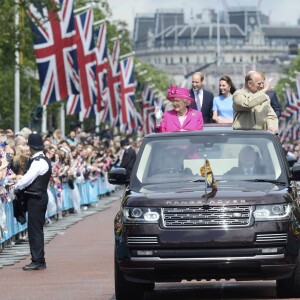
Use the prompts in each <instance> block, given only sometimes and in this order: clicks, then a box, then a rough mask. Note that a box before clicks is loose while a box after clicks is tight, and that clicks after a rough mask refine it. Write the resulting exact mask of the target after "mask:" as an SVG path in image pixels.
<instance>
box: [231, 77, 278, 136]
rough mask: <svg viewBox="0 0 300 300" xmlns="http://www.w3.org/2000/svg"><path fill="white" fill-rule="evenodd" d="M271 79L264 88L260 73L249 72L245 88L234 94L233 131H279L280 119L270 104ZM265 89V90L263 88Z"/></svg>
mask: <svg viewBox="0 0 300 300" xmlns="http://www.w3.org/2000/svg"><path fill="white" fill-rule="evenodd" d="M271 81H272V79H270V80H269V81H268V82H267V84H266V86H264V82H265V80H264V78H263V76H262V75H261V73H260V72H257V71H249V72H248V73H247V75H246V77H245V86H244V87H243V88H242V89H239V90H236V92H235V93H234V94H233V124H232V126H233V129H245V130H269V131H271V132H273V133H274V134H275V133H277V131H278V118H277V116H276V114H275V112H274V110H273V108H272V106H271V104H270V98H269V96H268V95H267V92H268V91H270V89H271ZM262 87H263V88H262Z"/></svg>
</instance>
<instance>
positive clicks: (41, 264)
mask: <svg viewBox="0 0 300 300" xmlns="http://www.w3.org/2000/svg"><path fill="white" fill-rule="evenodd" d="M28 146H29V147H30V153H31V158H30V160H29V163H28V166H27V172H26V173H25V174H24V175H23V176H22V178H21V179H20V181H19V182H18V183H17V184H16V186H15V192H16V195H18V194H20V193H22V194H23V197H24V198H25V202H26V207H27V212H28V220H27V222H28V238H29V246H30V253H31V261H32V262H31V263H30V264H29V265H26V266H25V267H23V270H24V271H31V270H44V269H46V261H45V252H44V231H43V226H44V223H45V213H46V210H47V204H48V194H47V187H48V184H49V181H50V177H51V163H50V161H49V160H48V158H47V157H46V156H45V155H44V153H43V149H44V144H43V140H42V137H41V136H40V135H39V134H37V133H36V132H33V133H31V134H30V135H29V137H28Z"/></svg>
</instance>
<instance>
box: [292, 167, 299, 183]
mask: <svg viewBox="0 0 300 300" xmlns="http://www.w3.org/2000/svg"><path fill="white" fill-rule="evenodd" d="M291 172H292V179H294V180H296V181H300V164H298V163H295V164H294V165H293V166H292V167H291Z"/></svg>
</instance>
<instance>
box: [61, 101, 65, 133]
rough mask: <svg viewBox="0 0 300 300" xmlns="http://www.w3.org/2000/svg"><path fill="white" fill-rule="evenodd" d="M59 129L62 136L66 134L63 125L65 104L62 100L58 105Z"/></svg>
mask: <svg viewBox="0 0 300 300" xmlns="http://www.w3.org/2000/svg"><path fill="white" fill-rule="evenodd" d="M60 129H61V134H62V136H63V137H65V136H66V135H65V134H66V126H65V105H64V102H63V101H61V106H60Z"/></svg>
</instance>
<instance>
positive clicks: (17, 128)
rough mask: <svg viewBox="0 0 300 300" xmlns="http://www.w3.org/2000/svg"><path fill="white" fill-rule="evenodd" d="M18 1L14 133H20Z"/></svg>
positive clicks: (17, 8) (17, 3) (16, 14)
mask: <svg viewBox="0 0 300 300" xmlns="http://www.w3.org/2000/svg"><path fill="white" fill-rule="evenodd" d="M18 6H19V1H18V0H16V13H15V28H16V36H17V39H16V40H17V43H16V48H15V49H16V50H15V86H14V89H15V105H14V106H15V107H14V108H15V114H14V118H15V119H14V132H18V131H20V53H19V50H18V49H19V41H18V36H19V24H20V16H19V7H18Z"/></svg>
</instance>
